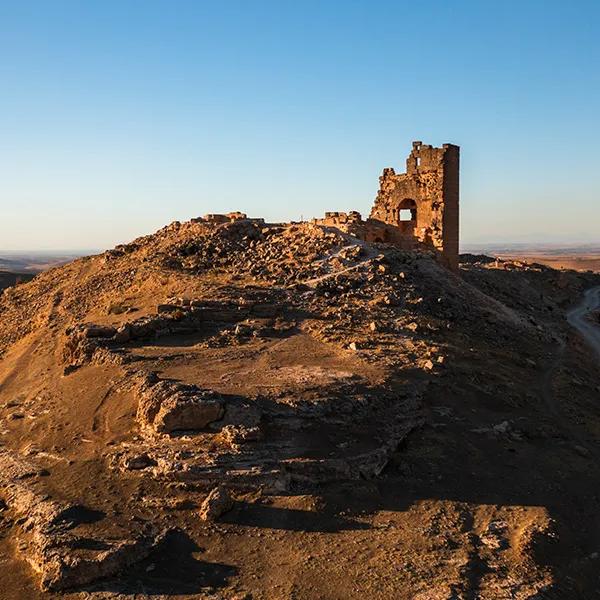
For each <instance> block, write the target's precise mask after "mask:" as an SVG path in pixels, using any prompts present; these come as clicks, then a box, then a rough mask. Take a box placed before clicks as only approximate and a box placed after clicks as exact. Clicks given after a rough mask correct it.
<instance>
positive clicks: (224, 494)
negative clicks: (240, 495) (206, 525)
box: [200, 486, 233, 521]
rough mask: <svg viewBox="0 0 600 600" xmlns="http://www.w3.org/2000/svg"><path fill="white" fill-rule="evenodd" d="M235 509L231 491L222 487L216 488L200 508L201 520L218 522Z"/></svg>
mask: <svg viewBox="0 0 600 600" xmlns="http://www.w3.org/2000/svg"><path fill="white" fill-rule="evenodd" d="M232 508H233V498H232V497H231V494H230V493H229V491H228V490H227V489H226V488H224V487H222V486H219V487H216V488H214V489H213V490H212V491H211V492H210V494H208V496H207V497H206V498H205V499H204V502H203V503H202V505H201V506H200V518H201V519H202V520H203V521H216V520H217V519H218V518H219V517H220V516H221V515H223V514H224V513H226V512H228V511H230V510H231V509H232Z"/></svg>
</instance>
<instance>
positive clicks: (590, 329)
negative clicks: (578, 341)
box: [567, 286, 600, 357]
mask: <svg viewBox="0 0 600 600" xmlns="http://www.w3.org/2000/svg"><path fill="white" fill-rule="evenodd" d="M598 309H600V286H596V287H593V288H590V289H589V290H587V291H586V292H585V294H584V297H583V300H582V301H581V302H580V303H579V304H578V305H577V306H575V307H574V308H572V309H571V310H569V312H567V321H568V322H569V324H570V325H572V326H573V327H575V329H577V331H579V333H581V335H582V336H583V337H584V339H585V340H586V341H587V342H588V344H589V345H590V346H591V347H592V348H593V349H594V350H595V352H596V353H597V354H598V356H599V357H600V327H598V326H597V325H594V324H593V323H592V322H591V321H589V320H588V319H587V316H588V315H589V314H590V313H591V312H592V311H594V310H598Z"/></svg>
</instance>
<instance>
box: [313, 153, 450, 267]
mask: <svg viewBox="0 0 600 600" xmlns="http://www.w3.org/2000/svg"><path fill="white" fill-rule="evenodd" d="M459 155H460V148H459V147H458V146H455V145H454V144H444V145H443V146H442V147H441V148H434V147H433V146H428V145H426V144H423V143H422V142H413V148H412V152H411V153H410V155H409V157H408V158H407V159H406V173H398V174H397V173H396V172H395V171H394V169H391V168H387V169H384V170H383V174H382V175H381V177H380V178H379V192H378V193H377V198H376V199H375V204H374V205H373V208H372V209H371V216H370V218H368V219H367V220H366V221H365V220H363V219H362V217H361V215H360V213H358V212H356V211H352V212H349V213H343V212H327V213H325V218H324V219H313V223H316V224H319V225H324V226H328V227H336V228H338V229H341V230H343V231H346V232H347V233H350V234H352V235H354V236H355V237H357V238H359V239H362V240H365V241H367V242H383V243H386V244H394V245H395V246H398V247H399V248H402V249H403V250H427V251H431V252H433V253H434V254H435V256H436V258H437V259H438V260H439V261H440V263H442V264H443V265H444V266H446V267H448V268H449V269H452V270H453V271H455V270H457V269H458V187H459V182H458V175H459V158H460V156H459Z"/></svg>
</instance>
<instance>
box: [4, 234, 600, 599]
mask: <svg viewBox="0 0 600 600" xmlns="http://www.w3.org/2000/svg"><path fill="white" fill-rule="evenodd" d="M178 235H179V237H180V234H178ZM179 237H178V238H177V240H176V243H177V244H179ZM153 243H155V242H154V239H151V240H146V241H144V242H143V243H140V244H139V247H138V249H136V250H134V251H133V253H134V254H133V255H131V256H129V255H128V256H126V257H124V258H119V259H118V260H119V261H121V262H118V263H117V265H116V266H115V265H114V264H113V263H110V269H109V270H106V268H105V266H104V264H105V263H104V262H103V260H104V259H102V258H101V257H99V258H94V259H91V260H82V261H77V262H76V263H72V264H71V265H67V266H66V267H62V268H61V270H58V271H57V272H56V273H55V275H54V276H52V277H51V276H46V277H47V279H44V277H43V276H42V278H41V279H37V278H36V280H34V282H33V283H32V284H27V285H24V286H20V288H17V291H16V292H14V293H13V294H12V295H9V296H8V297H6V298H4V299H3V300H2V302H3V303H4V304H2V306H1V307H0V316H1V317H2V325H0V333H1V334H2V335H3V336H4V337H3V340H7V341H8V343H6V344H5V347H4V354H3V355H2V360H1V363H0V436H1V437H0V444H1V445H0V449H2V450H3V451H6V452H8V453H10V455H11V456H14V457H17V458H18V459H19V460H21V459H22V460H31V461H33V462H34V463H35V464H36V465H38V466H39V467H41V470H39V471H38V472H36V474H35V475H34V476H32V477H28V478H27V479H25V480H23V481H20V482H19V485H26V486H30V487H31V489H32V490H34V491H35V493H36V494H38V495H39V496H38V497H39V498H41V499H42V501H44V502H45V501H47V499H52V501H56V502H61V503H66V504H67V505H68V506H70V507H74V508H76V509H77V511H78V515H79V517H78V519H77V520H76V521H75V525H74V528H73V529H72V530H70V531H69V535H75V534H76V536H77V537H76V539H77V540H78V541H79V543H81V541H82V540H88V542H89V540H102V543H106V544H110V543H112V541H113V540H116V539H121V538H122V537H123V536H132V535H134V533H135V532H136V531H137V528H138V526H139V525H140V524H152V525H156V526H159V527H160V528H161V530H162V531H164V532H166V533H165V535H164V536H163V537H161V538H160V541H159V542H158V543H157V544H156V545H155V546H153V547H152V548H151V549H150V551H149V553H147V555H145V556H144V557H143V558H142V559H141V560H139V561H136V562H135V563H134V564H131V565H129V566H127V567H126V568H123V569H120V570H117V571H116V572H115V573H113V574H111V575H109V576H107V577H103V578H99V579H97V580H94V581H93V582H90V583H86V584H85V585H79V586H75V587H70V588H69V589H66V590H59V591H40V580H39V577H40V575H39V573H37V574H36V572H35V569H32V568H31V567H30V564H28V561H32V556H35V547H34V546H35V544H34V542H35V540H34V541H33V542H32V541H31V540H30V538H28V537H27V536H28V535H29V534H30V532H28V531H27V527H28V526H30V527H33V528H34V531H35V527H36V525H35V524H33V525H31V524H29V525H28V524H27V523H28V521H27V518H26V516H25V517H23V515H20V514H18V512H17V510H16V509H15V508H14V507H12V506H11V505H10V502H6V504H3V505H0V508H1V509H2V510H0V563H1V564H0V571H1V572H2V576H1V577H0V597H1V598H3V599H6V600H17V599H24V598H27V599H32V600H37V599H40V600H41V599H46V598H48V599H53V598H73V599H75V598H81V599H83V598H94V599H95V598H212V599H215V600H216V599H228V600H233V599H234V598H237V599H242V598H246V599H250V598H252V599H265V600H271V599H274V600H279V599H282V600H283V599H292V598H293V599H307V600H308V599H311V600H312V599H332V600H333V599H340V600H341V599H364V598H373V599H400V600H404V599H406V600H409V599H411V600H436V599H440V600H442V599H444V600H450V599H465V600H467V599H475V598H481V599H489V600H492V599H495V600H496V599H504V598H506V599H509V598H517V599H521V598H523V599H525V598H531V599H533V598H548V599H550V598H555V599H564V598H573V599H579V598H581V599H591V598H596V597H598V592H597V590H598V589H600V569H599V568H598V567H599V565H600V562H599V561H600V516H599V515H600V506H599V503H600V495H599V494H598V492H597V489H598V486H599V484H600V466H599V465H600V463H599V462H598V460H597V458H598V457H599V456H600V411H599V410H598V398H599V394H600V361H599V360H598V358H597V357H596V356H595V355H594V354H593V353H592V352H591V351H590V350H589V348H588V347H587V346H586V344H585V341H584V340H582V339H581V338H580V337H579V336H578V335H577V334H576V332H574V331H572V330H571V329H570V328H569V326H568V324H567V323H566V320H565V311H566V309H567V308H568V307H569V306H570V305H571V304H572V303H574V302H576V301H577V299H578V298H579V296H580V295H581V293H582V292H583V290H584V289H586V288H587V287H591V286H592V285H593V284H594V283H596V284H597V278H596V279H595V278H594V276H591V275H590V276H584V275H581V274H577V273H566V274H565V273H560V272H556V271H553V270H551V269H543V268H542V269H540V268H538V267H533V268H530V267H527V266H522V265H518V264H513V263H510V262H508V263H506V264H502V265H500V266H497V265H495V264H494V262H493V261H492V262H488V261H485V260H478V259H477V258H473V257H470V258H467V259H465V262H464V263H463V265H462V267H461V272H460V274H459V275H458V276H457V275H454V274H450V273H447V272H445V270H443V269H441V268H439V267H437V266H436V265H435V263H434V262H433V261H432V260H431V259H429V258H427V257H425V258H418V259H414V260H413V259H412V258H410V257H402V256H400V257H399V256H397V255H396V254H393V255H392V254H390V256H389V257H387V258H386V259H385V260H379V261H375V262H372V264H371V263H369V265H368V266H366V267H364V269H365V270H364V272H363V271H362V270H361V269H363V267H362V266H360V265H359V266H360V269H354V270H352V269H351V270H350V271H348V269H349V267H348V265H338V266H337V267H335V268H337V269H340V270H341V269H344V273H343V275H342V276H336V277H328V276H327V277H325V278H324V279H323V278H322V277H323V276H322V275H321V279H320V280H319V282H318V283H315V284H313V285H314V287H311V286H310V285H304V286H295V287H294V286H292V287H287V288H283V286H280V284H278V283H273V282H265V279H261V278H260V277H258V278H254V277H243V278H240V277H239V276H238V274H237V273H236V274H235V276H234V277H232V276H231V273H229V272H227V271H226V270H220V271H216V270H211V271H210V272H202V273H190V272H187V271H185V269H184V270H181V269H180V268H179V267H178V268H168V269H167V268H164V267H162V266H161V267H160V269H153V270H151V271H144V270H143V267H141V266H140V265H143V264H147V263H148V260H146V261H143V260H142V259H141V256H142V255H143V256H148V255H149V253H150V250H149V248H150V247H151V244H153ZM162 243H163V242H162V241H161V244H162ZM169 243H171V242H169ZM173 243H175V242H173ZM332 243H333V242H332ZM336 243H337V242H336ZM344 243H346V242H344ZM160 248H161V252H162V251H163V246H160ZM254 250H255V249H253V251H254ZM377 252H384V253H385V252H386V250H385V249H383V250H381V249H377ZM169 253H170V255H174V253H175V251H174V250H173V249H172V248H171V249H170V250H169ZM373 255H374V256H375V255H376V253H374V254H373ZM368 256H369V255H368ZM368 256H367V258H368ZM386 256H387V255H386ZM154 260H155V259H154V258H152V259H151V260H150V263H151V264H155V263H152V261H154ZM318 260H320V259H318ZM335 260H336V261H337V260H338V250H337V249H336V250H335ZM369 260H370V259H369ZM362 264H363V263H361V265H362ZM365 264H366V263H365ZM134 271H135V272H134ZM334 274H335V272H334ZM265 277H266V276H265ZM272 277H275V275H272ZM286 277H287V275H286ZM306 280H307V281H312V280H314V274H311V275H310V277H308V276H307V278H306ZM334 285H335V286H336V287H335V288H333V287H332V286H334ZM265 294H266V296H265ZM183 295H187V296H189V297H190V298H200V299H202V302H203V304H202V307H203V308H202V309H201V310H203V311H209V309H210V310H213V308H212V306H213V305H212V304H210V301H212V300H215V301H216V304H217V305H218V304H222V303H225V302H228V303H229V304H230V306H231V310H230V314H228V315H226V316H223V315H222V316H220V317H218V319H216V317H214V314H215V313H210V314H211V315H213V317H211V320H204V321H203V322H202V326H201V327H200V328H199V329H198V330H197V331H195V332H187V333H168V334H165V335H162V336H158V334H157V335H155V336H153V337H150V338H147V339H141V338H140V339H131V340H128V341H126V342H122V343H121V342H119V343H118V344H115V343H113V342H111V344H112V345H110V346H109V347H108V349H109V351H105V350H104V349H102V348H101V349H100V350H99V351H98V352H96V353H95V354H93V355H92V358H91V359H87V358H86V359H85V361H82V362H81V363H80V364H78V365H77V366H76V368H75V367H73V368H71V367H70V366H69V365H66V367H65V358H64V346H65V343H66V342H65V340H66V339H68V336H69V335H71V334H70V333H69V331H70V329H69V328H71V329H72V328H73V327H75V326H77V325H78V324H80V323H87V324H89V323H93V324H94V326H112V327H120V326H122V325H124V324H127V323H130V322H132V319H142V318H144V317H149V318H152V319H155V320H156V318H157V317H156V313H157V305H160V304H161V303H164V302H165V301H166V300H167V299H168V298H171V297H176V296H183ZM115 304H119V305H122V306H123V307H124V308H127V309H128V310H124V311H123V312H120V311H116V312H115V311H114V310H113V309H107V307H110V306H114V305H115ZM250 304H252V310H253V311H254V317H252V318H247V315H246V314H245V313H244V311H245V310H246V307H248V306H249V305H250ZM131 309H133V310H131ZM169 310H170V309H169ZM177 310H180V309H177ZM180 312H181V314H183V309H181V310H180ZM237 313H239V315H240V316H236V314H237ZM242 313H244V314H242ZM270 313H272V314H271V315H270V316H265V315H267V314H270ZM169 314H171V313H169ZM186 314H187V313H186ZM202 314H204V313H202ZM207 314H208V313H207ZM232 315H233V316H232ZM186 318H187V317H185V316H184V317H182V316H181V315H179V314H178V316H177V319H179V320H178V321H177V324H181V323H185V322H186V321H185V319H186ZM32 323H33V324H34V326H32ZM373 324H374V325H373ZM178 326H179V325H178ZM2 327H3V328H4V329H1V328H2ZM244 328H247V329H248V331H250V330H251V331H255V332H257V333H256V334H252V335H247V336H246V337H243V336H244V335H246V334H244V331H245V330H244ZM240 331H242V333H240ZM352 343H353V344H354V346H351V344H352ZM94 357H95V358H94ZM117 359H118V360H117ZM140 372H144V373H146V372H153V373H157V374H158V377H160V378H161V380H164V381H176V382H181V383H182V384H185V385H194V386H197V387H198V388H199V389H208V390H212V391H213V392H215V393H217V394H219V395H220V396H221V397H223V398H224V399H225V402H226V403H228V404H227V406H228V407H229V406H231V407H234V408H235V407H237V406H238V404H239V405H240V406H242V409H243V410H247V411H249V412H248V414H250V415H254V414H255V412H258V413H260V415H261V428H262V435H263V438H262V439H261V440H260V441H251V442H248V443H242V444H241V446H240V448H237V449H233V450H232V449H231V448H229V447H226V445H225V444H224V442H223V441H222V437H220V436H222V434H221V433H220V431H221V426H220V425H219V423H215V424H214V427H213V426H212V425H211V426H209V427H208V428H206V429H205V430H202V431H196V432H184V433H182V434H177V435H173V436H165V435H161V436H154V437H148V434H147V433H145V432H144V429H143V427H142V425H141V424H140V421H139V416H138V414H137V410H138V397H137V396H136V392H135V389H136V388H135V387H132V386H131V385H129V381H130V379H131V378H132V377H133V375H132V374H136V376H137V374H139V373H140ZM384 400H385V401H384ZM236 403H238V404H236ZM240 403H241V404H240ZM414 403H416V408H415V405H414ZM244 407H245V408H244ZM236 410H237V409H236ZM232 414H233V413H232ZM236 414H237V413H236ZM400 417H401V421H400V422H401V423H402V424H405V423H409V425H407V426H406V428H405V429H402V428H400V429H398V428H397V427H396V428H390V427H389V426H390V424H391V422H392V421H394V424H396V419H398V418H400ZM399 432H400V433H399ZM393 435H395V436H396V437H393ZM392 437H393V439H392ZM390 439H392V441H391V442H390ZM139 448H143V449H145V451H146V452H148V453H149V454H150V455H151V457H153V458H155V459H156V460H155V463H156V466H155V467H153V468H143V469H141V470H137V469H134V470H127V469H124V468H122V466H121V465H122V462H119V461H121V459H122V457H123V456H128V455H127V453H128V452H133V450H135V451H136V452H138V449H139ZM357 457H358V458H357ZM373 457H375V458H376V459H377V460H379V459H380V458H381V457H383V458H381V461H382V462H381V464H379V463H376V461H375V459H374V458H373ZM220 461H224V462H220ZM374 461H375V462H374ZM222 464H225V465H228V466H227V469H229V470H228V471H223V470H221V471H218V469H219V468H221V465H222ZM340 464H342V465H344V468H345V469H346V470H345V471H344V473H345V476H343V477H342V476H331V471H330V470H328V469H331V468H333V467H332V465H333V466H335V467H336V468H338V467H339V465H340ZM257 465H261V468H262V470H261V471H260V472H259V473H258V472H256V470H253V469H255V467H256V466H257ZM348 465H350V467H348ZM367 467H368V468H367ZM186 469H187V470H186ZM194 469H200V472H201V473H206V474H210V476H211V477H212V476H213V475H214V473H216V472H217V471H218V473H217V474H216V475H214V476H215V477H220V478H221V480H223V481H225V483H230V487H231V490H232V494H233V496H234V498H235V504H234V507H233V509H232V510H230V511H229V512H226V513H225V514H223V515H222V517H221V518H220V519H218V520H217V521H216V522H206V521H202V520H201V519H200V517H199V507H200V505H201V504H202V502H203V500H204V498H205V497H206V494H207V491H208V490H209V489H210V487H211V485H212V484H211V485H209V486H208V487H207V484H206V481H205V478H204V476H202V477H197V478H195V479H194V478H189V477H188V475H189V474H193V473H195V472H196V471H194ZM245 470H247V471H245ZM282 473H283V474H287V475H288V476H289V475H290V474H291V475H292V477H291V478H289V477H288V478H287V479H286V480H285V481H286V485H284V486H281V487H279V488H278V487H277V485H276V484H277V483H278V482H279V479H278V477H280V476H281V475H282ZM182 474H186V477H187V478H183V477H182ZM259 476H260V477H259ZM271 477H272V479H270V478H271ZM0 497H2V493H1V492H0ZM42 531H43V530H42ZM60 539H61V540H65V539H67V538H66V537H61V538H60ZM68 539H69V540H72V538H68ZM32 548H33V550H32ZM63 550H64V548H62V547H61V548H60V551H61V552H62V551H63ZM61 556H62V555H61ZM67 556H68V554H67Z"/></svg>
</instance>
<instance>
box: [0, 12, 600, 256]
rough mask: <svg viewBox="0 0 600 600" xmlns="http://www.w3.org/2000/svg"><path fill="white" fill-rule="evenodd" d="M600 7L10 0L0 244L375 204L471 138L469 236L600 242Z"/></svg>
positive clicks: (75, 243) (3, 72)
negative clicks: (420, 154) (386, 187)
mask: <svg viewBox="0 0 600 600" xmlns="http://www.w3.org/2000/svg"><path fill="white" fill-rule="evenodd" d="M599 27H600V2H598V1H597V0H593V1H583V0H574V1H571V2H565V1H564V0H561V1H560V2H557V1H554V0H544V1H535V0H531V1H528V0H520V1H518V2H517V1H505V0H504V1H502V2H498V1H497V0H494V1H493V2H492V1H487V0H477V1H470V2H468V1H461V0H444V1H436V0H429V1H428V2H415V1H414V0H410V1H407V2H401V1H395V2H386V1H377V0H373V1H367V0H364V1H353V0H344V1H343V2H342V1H337V2H336V1H333V0H331V1H328V0H318V1H312V0H302V1H298V0H294V1H288V0H277V1H272V2H271V1H266V0H254V1H253V2H251V1H249V0H244V1H229V0H222V1H219V0H213V1H210V2H209V1H203V0H194V1H185V0H169V1H166V0H165V1H153V0H136V1H133V0H118V1H117V0H114V1H113V0H96V1H93V0H79V1H64V0H53V1H52V2H49V1H46V0H43V1H38V2H31V1H28V0H11V1H5V0H0V250H19V249H91V248H105V247H110V246H113V245H114V244H116V243H120V242H125V241H128V240H130V239H132V238H134V237H136V236H138V235H141V234H145V233H149V232H151V231H154V230H155V229H158V228H159V227H162V226H163V225H165V224H166V223H169V222H171V221H174V220H186V219H189V218H190V217H194V216H198V215H202V214H204V213H207V212H226V211H230V210H241V211H244V212H247V213H249V214H250V215H252V216H264V217H266V218H268V219H272V220H290V219H299V218H300V217H301V216H304V217H305V218H308V217H312V216H318V215H321V214H322V213H323V212H324V211H325V210H350V209H358V210H360V211H361V212H362V213H363V214H368V211H369V208H370V206H371V203H372V201H373V198H374V196H375V194H376V191H377V186H378V176H379V174H380V172H381V170H382V168H383V167H385V166H393V167H395V168H396V170H397V171H402V170H404V160H405V157H406V154H407V153H408V152H409V150H410V146H411V141H412V140H422V141H423V142H425V143H432V144H435V145H439V144H442V143H444V142H451V143H455V144H458V145H460V146H461V158H462V173H461V184H462V195H461V202H462V205H461V225H462V239H463V241H464V242H485V241H525V242H528V241H533V242H536V241H548V242H561V241H569V242H577V241H581V242H600V139H599V138H600V115H599V110H600V34H599Z"/></svg>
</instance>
